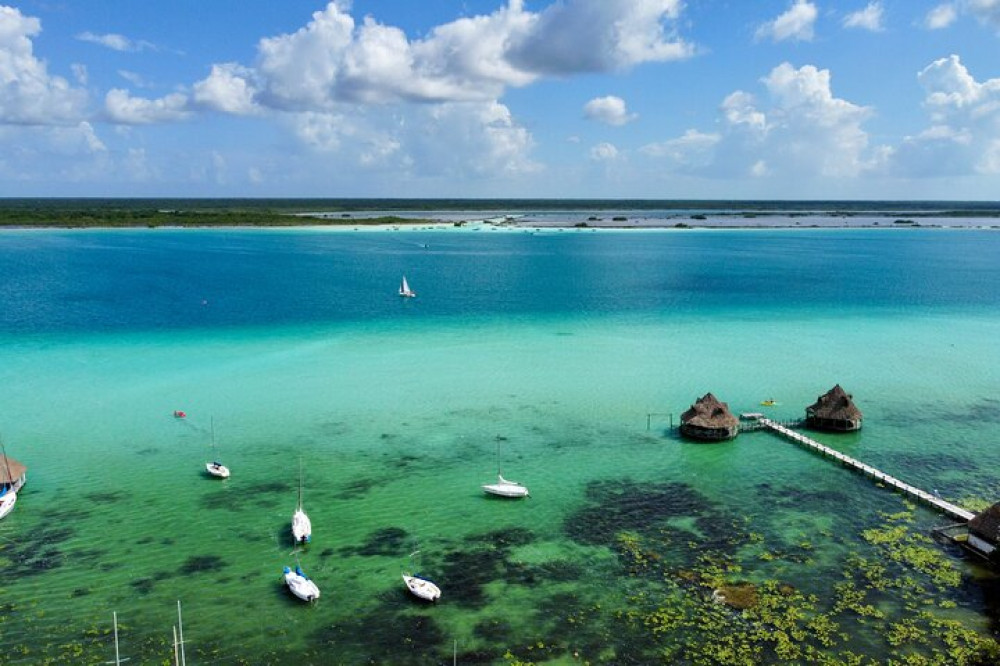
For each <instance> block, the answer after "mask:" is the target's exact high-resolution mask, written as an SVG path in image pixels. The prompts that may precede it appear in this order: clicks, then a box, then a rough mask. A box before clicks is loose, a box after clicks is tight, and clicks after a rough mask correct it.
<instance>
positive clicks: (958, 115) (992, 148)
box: [894, 55, 1000, 176]
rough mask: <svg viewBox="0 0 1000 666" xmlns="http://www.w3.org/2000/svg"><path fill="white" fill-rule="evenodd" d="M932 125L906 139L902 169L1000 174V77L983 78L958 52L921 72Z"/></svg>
mask: <svg viewBox="0 0 1000 666" xmlns="http://www.w3.org/2000/svg"><path fill="white" fill-rule="evenodd" d="M917 80H918V81H919V82H920V85H921V86H923V88H924V91H925V93H926V97H925V98H924V106H925V108H926V109H927V111H928V112H929V113H930V117H931V122H932V125H931V126H930V127H929V128H928V129H926V130H924V131H923V132H921V133H919V134H917V135H916V136H911V137H906V139H905V140H904V141H903V142H902V144H901V145H900V147H899V149H898V150H897V151H896V154H895V155H894V167H895V168H896V170H897V171H899V172H900V173H904V174H908V175H919V176H942V175H969V174H997V173H1000V161H998V159H997V157H998V152H997V150H998V146H1000V78H995V79H987V80H986V81H982V82H980V81H977V80H976V79H975V77H974V76H973V75H972V74H971V73H970V72H969V70H968V69H967V68H966V67H965V65H964V64H963V63H962V61H961V58H959V57H958V56H957V55H951V56H949V57H947V58H940V59H939V60H935V61H934V62H932V63H931V64H930V65H928V66H927V67H925V68H924V69H923V70H921V71H920V73H919V74H918V75H917Z"/></svg>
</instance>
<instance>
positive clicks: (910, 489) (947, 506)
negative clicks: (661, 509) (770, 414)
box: [757, 418, 976, 522]
mask: <svg viewBox="0 0 1000 666" xmlns="http://www.w3.org/2000/svg"><path fill="white" fill-rule="evenodd" d="M757 422H758V423H760V424H761V425H762V426H764V427H765V428H767V429H768V430H771V431H773V432H776V433H778V434H779V435H782V436H784V437H787V438H788V439H790V440H792V441H793V442H796V443H798V444H801V445H803V446H806V447H809V448H810V449H812V450H813V451H816V452H818V453H821V454H823V455H824V456H829V457H831V458H835V459H836V460H839V461H840V462H841V463H843V464H844V465H847V466H848V467H851V468H853V469H855V470H857V471H859V472H861V473H862V474H867V475H868V476H870V477H872V478H873V479H877V480H879V481H881V482H883V483H885V484H886V485H888V486H891V487H892V488H895V489H896V490H898V491H899V492H901V493H903V494H905V495H909V496H910V497H912V498H914V499H917V500H920V501H921V502H924V503H925V504H929V505H930V506H932V507H934V508H936V509H938V510H939V511H941V512H943V513H945V514H947V515H949V516H951V517H952V518H956V519H958V520H961V521H962V522H968V521H969V520H971V519H972V518H973V517H974V516H975V515H976V514H974V513H973V512H971V511H967V510H966V509H963V508H962V507H960V506H956V505H954V504H952V503H951V502H946V501H944V500H943V499H941V498H940V497H937V496H936V495H932V494H930V493H929V492H927V491H925V490H921V489H920V488H917V487H916V486H911V485H910V484H908V483H904V482H903V481H900V480H899V479H897V478H896V477H893V476H889V475H888V474H886V473H885V472H882V471H880V470H877V469H875V468H874V467H872V466H871V465H866V464H865V463H863V462H861V461H860V460H857V459H855V458H852V457H850V456H845V455H844V454H843V453H841V452H840V451H836V450H834V449H831V448H830V447H829V446H824V445H823V444H820V443H819V442H817V441H816V440H814V439H809V438H808V437H806V436H805V435H800V434H799V433H797V432H795V431H794V430H792V429H791V428H786V427H785V426H783V425H781V424H779V423H776V422H774V421H772V420H770V419H767V418H761V419H758V420H757Z"/></svg>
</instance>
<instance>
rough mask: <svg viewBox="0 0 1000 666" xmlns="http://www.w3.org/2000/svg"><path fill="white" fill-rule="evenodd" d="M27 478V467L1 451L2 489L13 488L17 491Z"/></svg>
mask: <svg viewBox="0 0 1000 666" xmlns="http://www.w3.org/2000/svg"><path fill="white" fill-rule="evenodd" d="M27 479H28V468H27V467H25V466H24V465H22V464H21V463H19V462H17V461H16V460H14V459H13V458H9V457H7V456H6V455H4V454H2V453H0V490H3V491H6V490H13V491H14V492H15V493H16V492H17V491H18V490H20V489H21V486H23V485H24V482H25V481H26V480H27Z"/></svg>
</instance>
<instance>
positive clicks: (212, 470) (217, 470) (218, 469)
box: [205, 462, 229, 479]
mask: <svg viewBox="0 0 1000 666" xmlns="http://www.w3.org/2000/svg"><path fill="white" fill-rule="evenodd" d="M205 471H206V472H208V473H209V474H211V475H212V476H214V477H216V478H219V479H228V478H229V468H228V467H226V466H225V465H223V464H222V463H217V462H210V463H205Z"/></svg>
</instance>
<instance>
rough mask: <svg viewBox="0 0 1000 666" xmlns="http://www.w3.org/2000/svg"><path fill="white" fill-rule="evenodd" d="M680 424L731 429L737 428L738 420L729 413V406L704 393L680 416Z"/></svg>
mask: <svg viewBox="0 0 1000 666" xmlns="http://www.w3.org/2000/svg"><path fill="white" fill-rule="evenodd" d="M681 423H685V424H689V425H693V426H696V427H698V428H732V427H735V426H738V425H739V423H740V420H739V419H738V418H736V417H735V416H733V414H732V412H730V411H729V405H727V404H726V403H724V402H719V399H718V398H716V397H715V396H714V395H712V394H711V393H706V394H705V395H703V396H702V397H700V398H698V399H697V400H696V401H695V403H694V404H693V405H691V409H689V410H687V411H686V412H684V413H683V414H681Z"/></svg>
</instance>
